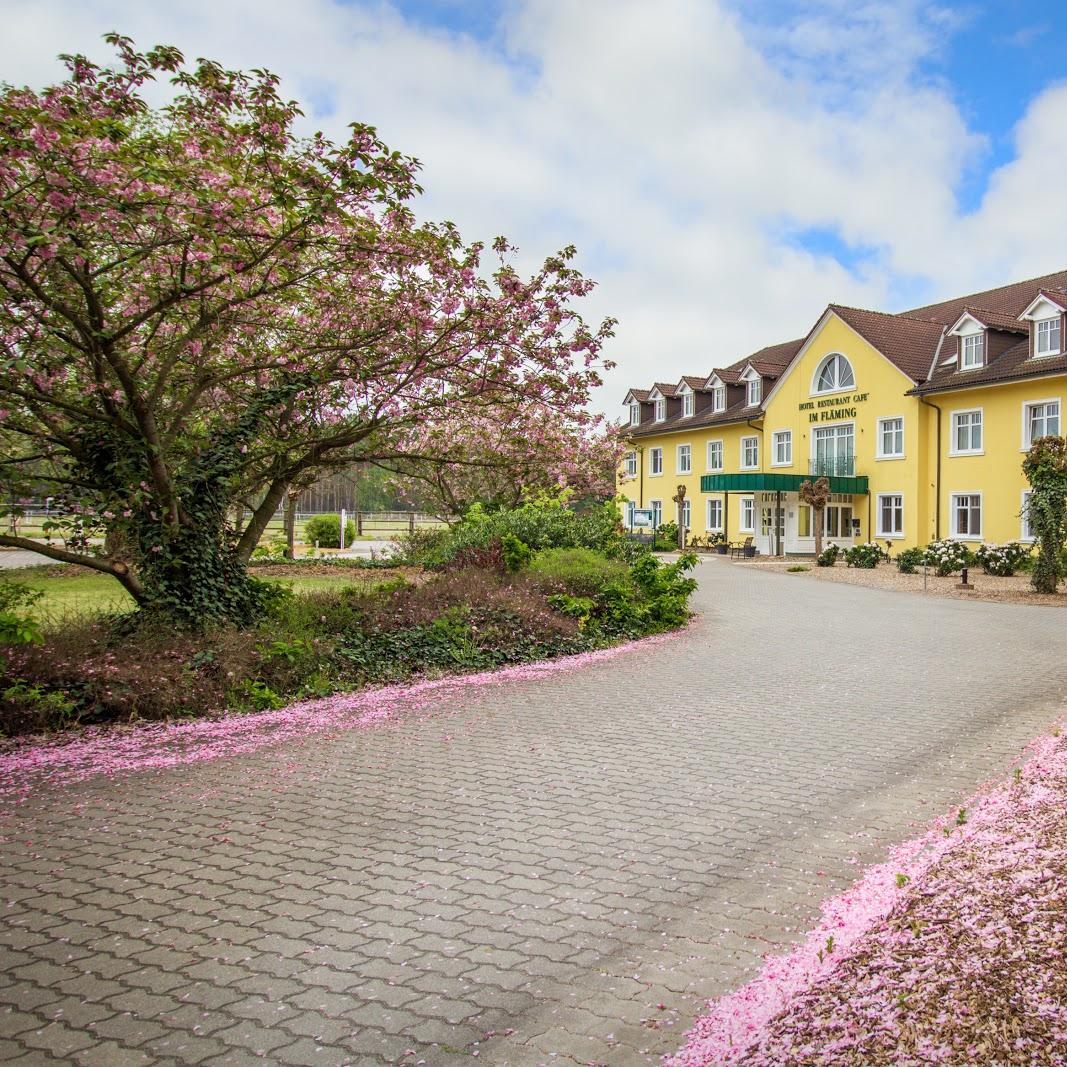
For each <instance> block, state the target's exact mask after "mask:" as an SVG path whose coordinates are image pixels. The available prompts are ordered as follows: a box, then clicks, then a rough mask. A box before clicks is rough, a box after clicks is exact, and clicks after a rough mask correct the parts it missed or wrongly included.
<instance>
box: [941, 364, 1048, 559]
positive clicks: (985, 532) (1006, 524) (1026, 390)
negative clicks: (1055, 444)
mask: <svg viewBox="0 0 1067 1067" xmlns="http://www.w3.org/2000/svg"><path fill="white" fill-rule="evenodd" d="M929 399H930V402H931V403H933V404H936V405H937V406H938V408H940V409H941V530H942V533H943V535H944V536H953V534H954V532H953V528H952V514H951V508H952V496H953V494H960V493H974V492H977V493H981V494H982V530H981V536H980V537H978V538H973V539H969V540H975V541H981V540H984V541H987V542H994V543H997V544H1002V543H1003V542H1005V541H1016V540H1019V539H1020V538H1021V537H1022V534H1023V528H1022V518H1021V510H1022V501H1023V492H1024V491H1025V490H1026V488H1027V482H1026V477H1025V475H1024V474H1023V472H1022V460H1023V455H1024V453H1025V452H1026V449H1027V447H1028V441H1027V438H1026V436H1025V435H1026V426H1025V421H1024V410H1025V408H1026V406H1027V405H1029V404H1033V403H1043V402H1046V401H1049V400H1053V401H1056V402H1057V403H1058V404H1059V411H1060V426H1059V429H1060V432H1061V433H1062V432H1063V428H1064V424H1063V401H1064V399H1067V377H1065V376H1062V375H1056V376H1049V377H1047V378H1041V379H1036V380H1033V381H1028V382H1019V383H1015V384H1009V385H997V386H990V387H987V388H984V389H968V390H960V391H959V392H952V393H940V394H938V395H936V396H932V397H930V398H929ZM971 411H980V412H981V414H982V447H981V449H980V451H978V452H977V453H975V454H969V455H961V454H959V453H958V451H957V449H956V447H955V445H956V440H955V434H954V427H953V415H954V414H956V413H963V412H971ZM932 451H934V450H932ZM935 454H936V452H935Z"/></svg>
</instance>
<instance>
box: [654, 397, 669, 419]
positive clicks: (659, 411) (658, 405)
mask: <svg viewBox="0 0 1067 1067" xmlns="http://www.w3.org/2000/svg"><path fill="white" fill-rule="evenodd" d="M666 417H667V401H666V400H664V399H663V398H662V397H661V398H660V399H659V400H657V401H656V402H655V406H654V408H653V418H654V419H655V420H656V422H663V420H664V419H665V418H666Z"/></svg>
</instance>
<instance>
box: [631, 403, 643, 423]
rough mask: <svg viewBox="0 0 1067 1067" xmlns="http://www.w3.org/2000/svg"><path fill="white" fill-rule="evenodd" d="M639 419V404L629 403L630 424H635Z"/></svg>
mask: <svg viewBox="0 0 1067 1067" xmlns="http://www.w3.org/2000/svg"><path fill="white" fill-rule="evenodd" d="M640 421H641V405H640V404H631V405H630V425H631V426H636V425H637V424H638V423H639V422H640Z"/></svg>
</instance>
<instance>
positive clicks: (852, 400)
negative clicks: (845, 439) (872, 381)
mask: <svg viewBox="0 0 1067 1067" xmlns="http://www.w3.org/2000/svg"><path fill="white" fill-rule="evenodd" d="M868 396H870V394H869V393H853V394H852V395H851V396H834V397H826V398H825V399H823V400H807V401H805V402H804V403H803V404H799V405H797V409H798V410H799V411H806V412H807V413H808V422H836V421H837V420H838V419H854V418H855V417H856V405H857V404H862V403H863V402H864V401H865V400H866V399H867V398H868Z"/></svg>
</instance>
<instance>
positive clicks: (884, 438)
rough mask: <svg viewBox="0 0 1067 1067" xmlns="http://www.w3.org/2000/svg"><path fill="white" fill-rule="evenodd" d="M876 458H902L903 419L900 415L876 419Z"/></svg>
mask: <svg viewBox="0 0 1067 1067" xmlns="http://www.w3.org/2000/svg"><path fill="white" fill-rule="evenodd" d="M878 458H879V459H903V458H904V419H903V418H902V417H901V416H899V415H895V416H893V417H891V418H888V419H879V420H878Z"/></svg>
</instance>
